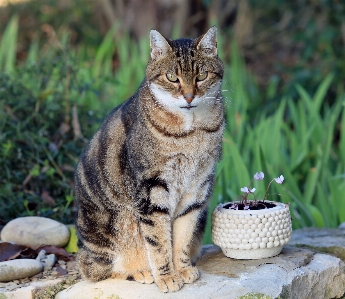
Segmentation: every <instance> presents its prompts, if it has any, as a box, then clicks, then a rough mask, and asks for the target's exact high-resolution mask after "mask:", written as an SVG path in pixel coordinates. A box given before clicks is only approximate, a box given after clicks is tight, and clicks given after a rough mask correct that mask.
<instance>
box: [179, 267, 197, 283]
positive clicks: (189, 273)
mask: <svg viewBox="0 0 345 299" xmlns="http://www.w3.org/2000/svg"><path fill="white" fill-rule="evenodd" d="M179 272H180V275H181V277H182V278H183V282H184V283H192V282H194V281H196V280H197V279H198V278H199V277H200V273H199V270H198V268H197V267H192V266H190V267H187V268H183V269H181V270H180V271H179Z"/></svg>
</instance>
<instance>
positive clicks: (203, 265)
mask: <svg viewBox="0 0 345 299" xmlns="http://www.w3.org/2000/svg"><path fill="white" fill-rule="evenodd" d="M197 267H198V269H199V270H200V273H201V277H200V278H199V279H198V280H197V281H196V282H195V283H192V284H186V285H184V286H183V288H182V289H181V290H180V291H178V292H175V293H168V294H164V295H163V294H162V293H161V292H160V291H159V290H158V288H157V286H156V285H155V284H151V285H144V284H140V283H138V282H131V281H126V280H117V279H108V280H104V281H100V282H96V283H94V282H93V283H91V282H87V281H82V282H79V283H77V284H75V285H73V286H71V287H69V288H68V289H66V290H64V291H62V292H60V293H58V294H57V296H56V297H55V298H56V299H80V298H83V299H94V298H97V297H100V296H102V298H103V297H104V298H118V297H119V298H122V299H129V298H130V299H138V298H150V299H161V298H163V297H164V298H165V299H179V298H189V299H203V298H217V299H222V298H223V299H235V298H239V297H241V296H245V295H247V296H246V297H243V298H247V297H248V298H251V299H253V298H277V297H279V296H280V298H284V299H297V298H303V299H329V298H334V297H338V298H339V297H340V296H341V295H343V294H344V292H345V264H344V262H342V261H341V260H340V259H339V258H337V257H334V256H330V255H326V254H320V253H315V252H313V251H312V250H310V249H304V248H297V247H292V246H285V247H284V248H283V251H282V253H281V254H280V255H278V256H276V257H273V258H267V259H261V260H234V259H230V258H227V257H226V256H225V255H224V254H223V253H222V252H221V249H220V248H219V247H217V246H210V245H209V246H204V248H203V255H202V257H201V258H200V259H199V261H198V262H197ZM260 294H262V295H266V296H267V297H260ZM116 296H118V297H116Z"/></svg>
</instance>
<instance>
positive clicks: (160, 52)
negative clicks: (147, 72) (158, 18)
mask: <svg viewBox="0 0 345 299" xmlns="http://www.w3.org/2000/svg"><path fill="white" fill-rule="evenodd" d="M150 47H151V58H152V59H153V60H156V59H157V58H158V57H160V56H164V55H166V54H167V52H168V51H169V50H171V47H170V45H169V43H168V41H167V40H166V39H165V37H164V36H163V35H161V34H160V33H159V32H158V31H157V30H153V29H152V30H151V32H150Z"/></svg>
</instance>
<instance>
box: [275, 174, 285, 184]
mask: <svg viewBox="0 0 345 299" xmlns="http://www.w3.org/2000/svg"><path fill="white" fill-rule="evenodd" d="M274 179H275V181H276V182H277V183H278V184H282V183H283V181H284V177H283V176H282V175H281V176H279V177H277V178H274Z"/></svg>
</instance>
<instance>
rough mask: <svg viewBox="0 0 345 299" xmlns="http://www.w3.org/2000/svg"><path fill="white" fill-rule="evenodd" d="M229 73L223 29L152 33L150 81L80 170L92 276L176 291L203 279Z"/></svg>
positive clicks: (86, 269)
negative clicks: (221, 43)
mask: <svg viewBox="0 0 345 299" xmlns="http://www.w3.org/2000/svg"><path fill="white" fill-rule="evenodd" d="M202 72H207V78H206V79H205V80H203V81H197V79H196V76H198V75H199V74H200V73H202ZM167 73H173V74H175V75H176V76H177V78H178V79H179V81H178V82H171V81H169V80H168V79H167V77H166V74H167ZM222 76H223V65H222V63H221V61H220V60H219V58H218V56H217V48H216V28H215V27H212V28H211V29H210V30H209V31H208V32H207V33H206V34H205V35H204V36H202V37H201V38H199V39H194V40H192V39H180V40H174V41H170V40H167V39H165V38H164V37H163V36H161V35H160V34H159V33H158V32H157V31H154V30H152V31H151V58H150V60H149V63H148V66H147V70H146V77H145V79H144V81H143V82H142V84H141V86H140V88H139V90H138V91H137V93H136V94H135V95H133V96H132V97H131V98H130V99H128V100H127V101H126V102H124V103H123V104H122V105H120V106H119V107H117V108H116V109H114V110H113V111H112V112H111V113H110V115H109V116H108V117H107V118H106V119H105V121H104V123H103V124H102V126H101V128H100V129H99V130H98V132H97V133H96V134H95V135H94V137H93V138H92V139H91V141H90V143H89V144H88V146H87V147H86V149H85V150H84V152H83V154H82V156H81V157H80V160H79V163H78V166H77V170H76V173H75V194H76V198H77V203H78V215H77V219H76V226H77V231H78V236H79V244H80V251H79V253H78V258H77V261H78V265H79V268H80V270H81V272H82V275H83V277H84V278H86V279H88V280H91V281H99V280H103V279H106V278H109V277H114V278H124V279H126V278H131V279H134V280H136V281H139V282H141V283H152V282H153V281H154V282H155V283H156V284H157V285H158V287H159V289H160V290H161V291H163V292H171V291H177V290H179V289H180V288H181V287H182V286H183V284H184V283H192V282H193V281H195V280H196V279H197V278H198V277H199V272H198V270H197V269H196V267H195V266H193V264H194V263H195V261H196V259H197V257H198V254H199V251H200V247H201V239H202V235H203V232H204V228H205V224H206V218H207V205H208V201H209V198H210V196H211V193H212V189H213V183H214V176H215V163H216V161H217V159H218V158H219V156H220V152H221V140H222V134H223V127H224V120H223V103H222V99H221V95H220V86H221V80H222ZM187 97H189V99H192V101H191V102H190V103H189V104H188V103H187V100H186V98H187Z"/></svg>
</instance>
